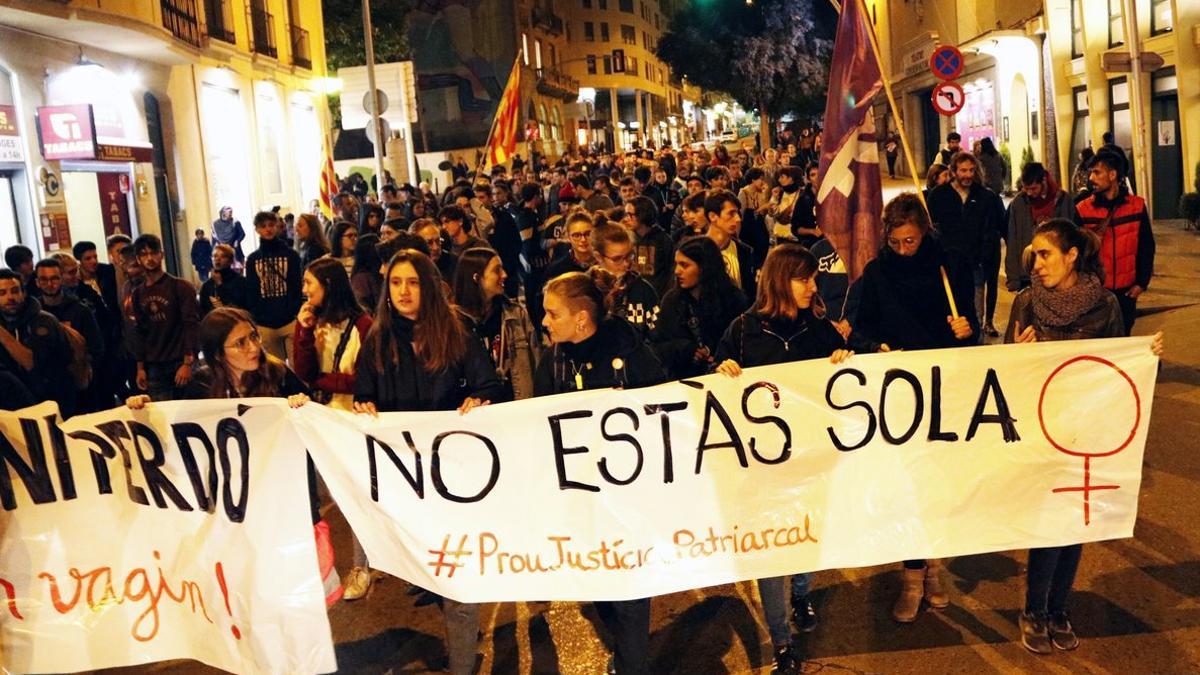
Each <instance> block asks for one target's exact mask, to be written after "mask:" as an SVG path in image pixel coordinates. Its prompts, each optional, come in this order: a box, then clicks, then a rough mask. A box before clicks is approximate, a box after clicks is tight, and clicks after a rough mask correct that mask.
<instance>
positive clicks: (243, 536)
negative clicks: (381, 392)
mask: <svg viewBox="0 0 1200 675" xmlns="http://www.w3.org/2000/svg"><path fill="white" fill-rule="evenodd" d="M286 410H287V406H286V405H285V404H284V403H283V402H281V401H278V400H274V399H247V400H242V401H230V400H217V401H189V402H177V403H161V404H153V405H151V406H149V407H148V408H147V409H146V410H143V411H136V412H135V411H130V410H128V409H126V408H123V407H122V408H117V409H114V410H110V411H107V412H103V413H96V414H93V415H86V416H80V417H75V418H72V419H71V420H69V421H68V422H65V423H62V424H60V425H56V424H55V420H56V417H57V412H58V411H57V406H56V405H55V404H53V403H44V404H41V405H39V406H36V407H33V408H27V409H25V410H22V411H19V412H17V413H4V414H2V415H0V504H2V506H3V511H2V512H0V593H2V594H0V601H5V602H6V606H4V607H0V644H2V647H3V652H2V654H3V656H2V659H3V667H4V669H5V670H6V672H7V671H12V672H21V673H24V672H70V671H79V670H91V669H96V668H107V667H117V666H127V665H135V664H140V663H148V662H151V661H161V660H167V659H181V658H190V659H197V660H199V661H202V662H204V663H207V664H209V665H212V666H215V667H218V668H222V669H225V670H227V671H230V672H236V673H260V672H261V673H266V672H281V673H282V672H288V673H317V672H331V671H333V670H334V669H335V668H336V663H335V661H334V654H333V642H332V638H331V634H330V628H329V621H328V617H327V615H326V611H325V603H324V596H325V592H324V590H323V586H322V583H321V577H320V574H319V572H318V568H317V557H316V552H315V547H314V543H313V542H314V539H313V527H312V521H311V518H310V515H309V514H310V509H309V502H308V493H307V490H306V488H305V486H306V484H307V478H306V469H305V461H304V451H303V447H304V446H303V443H302V442H301V441H300V440H299V439H298V438H297V437H296V435H295V429H294V426H293V425H292V424H291V423H290V422H289V419H288V417H287V415H286Z"/></svg>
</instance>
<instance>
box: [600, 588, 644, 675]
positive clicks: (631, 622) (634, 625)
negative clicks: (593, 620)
mask: <svg viewBox="0 0 1200 675" xmlns="http://www.w3.org/2000/svg"><path fill="white" fill-rule="evenodd" d="M596 613H597V614H599V615H600V620H601V621H603V622H604V625H605V627H607V628H608V632H609V633H611V634H612V637H613V642H614V643H615V645H616V648H615V649H614V650H613V651H614V652H615V654H613V656H614V662H615V664H616V667H617V675H645V673H647V672H649V668H648V664H647V663H646V661H647V660H648V656H649V651H650V598H641V599H640V600H623V601H620V602H597V603H596Z"/></svg>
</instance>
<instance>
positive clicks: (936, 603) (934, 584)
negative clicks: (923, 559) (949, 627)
mask: <svg viewBox="0 0 1200 675" xmlns="http://www.w3.org/2000/svg"><path fill="white" fill-rule="evenodd" d="M944 569H945V566H944V565H943V564H942V561H941V560H930V561H929V562H927V563H926V564H925V601H926V602H928V603H929V606H930V607H933V608H934V609H945V608H947V607H949V606H950V595H949V594H948V593H946V589H945V588H944V587H943V586H942V570H944Z"/></svg>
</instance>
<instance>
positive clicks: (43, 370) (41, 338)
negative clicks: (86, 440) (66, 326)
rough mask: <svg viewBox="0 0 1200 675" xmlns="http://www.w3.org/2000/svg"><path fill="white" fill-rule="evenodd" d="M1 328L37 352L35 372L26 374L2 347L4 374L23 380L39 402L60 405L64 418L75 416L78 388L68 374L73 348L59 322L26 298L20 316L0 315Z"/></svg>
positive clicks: (35, 353)
mask: <svg viewBox="0 0 1200 675" xmlns="http://www.w3.org/2000/svg"><path fill="white" fill-rule="evenodd" d="M0 325H2V326H3V327H4V328H5V330H7V331H9V332H10V333H12V334H13V335H14V336H15V337H16V338H17V340H18V341H19V342H20V343H21V344H23V345H25V346H26V347H28V348H29V349H30V350H32V351H33V369H32V370H25V369H24V368H22V367H21V366H20V365H19V364H18V363H17V360H16V359H14V358H13V357H12V355H11V354H9V353H8V350H7V349H4V348H3V347H0V370H3V371H8V372H10V373H12V374H13V375H14V376H15V377H16V378H17V379H19V380H20V381H21V383H22V384H23V385H25V388H26V389H27V390H28V391H29V393H30V394H32V395H33V398H34V400H35V401H39V402H40V401H56V402H57V403H58V409H59V411H60V412H61V413H62V416H63V417H64V418H65V417H69V416H71V415H72V414H74V412H75V384H74V381H73V380H72V379H71V374H70V373H69V372H68V371H67V366H68V365H69V364H70V363H71V356H72V355H71V346H70V344H68V343H67V336H66V333H64V332H63V329H62V326H61V325H60V324H59V322H58V319H56V318H54V315H52V314H50V313H49V312H44V311H42V306H41V303H39V302H38V301H37V300H35V299H34V298H32V297H26V298H25V304H24V305H23V306H22V307H21V309H20V311H18V312H17V315H16V316H14V317H11V318H10V317H7V316H4V315H2V314H0Z"/></svg>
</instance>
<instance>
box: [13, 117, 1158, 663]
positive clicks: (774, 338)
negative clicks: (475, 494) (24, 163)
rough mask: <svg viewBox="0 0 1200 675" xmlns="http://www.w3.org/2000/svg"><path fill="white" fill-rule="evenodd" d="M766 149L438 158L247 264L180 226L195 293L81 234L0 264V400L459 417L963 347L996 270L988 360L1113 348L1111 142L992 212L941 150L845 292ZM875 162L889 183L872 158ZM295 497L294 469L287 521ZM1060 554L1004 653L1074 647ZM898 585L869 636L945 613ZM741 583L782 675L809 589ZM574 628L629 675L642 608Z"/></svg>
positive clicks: (983, 312) (151, 262)
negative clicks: (1018, 351)
mask: <svg viewBox="0 0 1200 675" xmlns="http://www.w3.org/2000/svg"><path fill="white" fill-rule="evenodd" d="M780 140H781V142H780V144H779V146H778V147H773V148H768V149H767V150H766V151H765V152H763V153H761V154H754V153H752V152H751V151H749V150H746V149H735V150H730V149H729V148H727V147H725V146H724V145H718V146H717V147H716V148H715V149H707V148H700V149H695V150H693V149H690V148H688V149H679V150H675V149H672V148H670V147H666V148H661V149H658V150H639V151H633V152H628V153H623V154H604V153H595V154H586V155H579V154H573V155H568V156H565V157H563V158H561V159H559V160H558V161H556V162H553V163H551V162H549V161H548V160H547V159H546V158H544V157H534V158H533V159H532V160H531V161H530V162H525V161H524V160H522V161H521V163H520V166H519V168H517V169H516V170H512V171H509V170H506V169H505V168H504V167H496V168H494V169H492V170H491V171H490V172H489V173H488V174H486V175H474V174H472V173H470V171H469V170H468V168H467V167H466V165H465V163H462V166H461V167H459V166H457V165H456V169H458V170H457V171H456V173H455V180H454V181H453V183H452V185H450V186H449V187H448V188H447V189H445V190H444V191H441V192H440V193H435V192H434V191H433V190H431V188H430V186H429V185H428V184H426V183H421V184H420V185H419V186H416V187H414V186H411V185H395V184H390V183H389V184H385V185H384V186H383V188H382V189H381V190H380V192H379V194H378V195H375V194H373V193H368V189H369V186H368V185H367V184H366V183H365V181H362V180H361V177H359V178H358V179H357V180H351V181H347V183H346V184H345V185H344V191H343V192H341V193H339V194H337V195H336V196H334V197H333V199H332V216H331V217H328V218H327V217H326V216H324V215H322V214H321V213H320V211H319V210H314V212H312V213H304V214H300V215H299V216H298V217H295V218H290V217H288V218H281V217H280V216H279V215H278V213H276V212H273V211H263V212H260V213H257V214H254V215H253V217H252V218H251V220H250V221H248V222H250V224H251V227H252V230H253V232H254V234H255V235H257V247H256V248H255V249H254V250H252V251H250V252H249V253H248V254H246V253H244V252H243V246H246V248H247V249H249V247H250V246H249V245H250V243H251V241H250V240H247V231H246V228H244V227H243V225H242V223H241V222H240V221H239V220H237V219H236V217H235V214H234V213H233V211H232V210H231V209H229V208H223V209H221V211H220V213H219V214H218V216H219V217H218V218H217V219H216V220H215V221H214V222H213V223H212V227H211V230H210V231H207V232H206V231H204V230H198V231H196V233H195V237H196V238H195V240H194V241H193V243H192V249H191V253H192V256H191V259H192V264H193V267H194V269H195V271H196V275H197V277H198V278H199V280H200V281H201V282H202V284H201V286H200V287H199V288H197V287H196V286H195V285H194V284H193V283H192V282H191V281H189V280H184V279H181V278H178V277H175V276H172V275H171V274H169V273H167V272H166V271H165V270H164V267H163V253H164V252H163V245H162V242H161V241H160V240H159V238H158V237H156V236H155V235H152V234H143V235H142V236H139V237H137V238H136V239H130V238H129V237H127V236H124V235H114V236H111V237H109V238H108V240H107V241H105V242H103V244H104V247H105V252H106V254H107V259H108V260H109V262H108V263H101V262H100V258H99V256H98V250H97V246H96V244H95V243H92V242H79V243H77V244H76V245H75V246H74V248H73V250H72V251H71V253H67V252H59V253H54V254H52V255H50V256H48V257H47V258H45V259H42V260H40V261H35V260H34V255H33V253H32V251H31V250H30V249H28V248H26V247H24V246H19V245H18V246H13V247H11V248H9V249H8V250H6V251H5V262H6V264H7V269H4V270H0V384H2V385H3V386H0V404H2V407H4V408H5V409H8V410H13V409H18V408H21V407H24V406H27V405H31V404H34V403H36V402H39V401H44V400H53V401H56V402H57V403H58V405H59V409H60V411H61V413H62V415H64V416H70V415H74V414H79V413H84V412H90V411H98V410H103V409H106V408H109V407H112V406H114V405H116V404H117V403H118V402H120V401H126V402H127V403H128V404H129V405H132V406H135V407H140V406H142V405H145V404H146V403H147V402H148V401H166V400H171V399H177V398H225V397H241V396H263V395H265V396H281V397H288V400H289V402H290V403H291V405H293V406H300V405H305V404H310V405H311V404H323V405H328V406H332V407H334V408H339V409H342V410H347V411H354V412H357V413H360V414H369V415H376V414H379V413H382V412H389V411H419V410H455V409H457V410H459V411H461V412H463V413H467V412H468V411H469V410H471V409H472V408H474V407H477V406H481V405H487V404H489V403H492V404H494V403H499V402H502V401H508V400H513V399H522V398H528V397H535V396H545V395H550V394H556V393H561V392H570V391H580V390H589V389H602V388H609V387H624V388H633V387H641V386H648V385H652V384H656V383H660V382H664V381H668V380H672V379H681V378H688V377H694V376H698V375H705V374H709V373H723V374H725V375H727V376H731V377H737V376H738V375H739V374H740V373H741V371H742V369H743V368H749V367H753V366H761V365H767V364H776V363H783V362H791V361H799V360H803V359H813V358H828V359H831V360H833V361H834V362H840V361H844V360H846V359H848V358H852V354H853V353H855V352H889V351H893V350H901V349H903V350H917V349H938V348H958V347H968V346H971V345H977V344H981V343H982V342H983V341H984V339H985V337H994V338H997V339H998V338H999V337H1000V331H998V330H997V328H996V327H995V325H994V322H993V315H994V313H995V309H996V292H997V285H998V281H999V276H998V275H999V270H1000V268H1001V266H1003V269H1004V271H1005V278H1006V281H1007V287H1008V289H1009V290H1010V291H1014V292H1017V295H1016V299H1015V301H1014V304H1013V307H1012V312H1011V317H1010V321H1009V322H1008V324H1007V329H1006V330H1005V331H1004V335H1003V339H1004V340H1005V341H1007V342H1017V343H1023V342H1033V341H1037V340H1060V339H1078V338H1090V337H1107V336H1118V335H1127V334H1128V333H1129V331H1130V329H1131V327H1132V325H1133V322H1134V320H1135V318H1136V303H1137V298H1138V296H1139V295H1140V294H1141V293H1142V292H1143V291H1144V290H1145V289H1146V287H1147V286H1148V284H1149V282H1150V279H1151V276H1152V271H1153V263H1154V237H1153V232H1152V229H1151V225H1150V220H1149V217H1148V215H1147V212H1146V207H1145V203H1144V201H1143V200H1142V199H1141V198H1140V197H1138V196H1136V195H1134V194H1131V192H1130V190H1129V188H1128V186H1127V181H1126V176H1127V174H1128V170H1127V169H1128V164H1127V162H1126V159H1125V156H1124V154H1123V153H1121V152H1120V151H1119V149H1116V148H1115V147H1111V146H1105V147H1104V148H1101V149H1100V150H1099V151H1098V152H1096V153H1095V154H1094V156H1093V157H1092V158H1091V159H1090V160H1089V162H1088V164H1087V166H1086V169H1085V171H1086V176H1087V177H1086V180H1085V181H1084V182H1083V183H1082V184H1081V185H1080V186H1078V187H1079V190H1078V191H1077V192H1078V194H1076V195H1072V194H1068V193H1067V192H1065V191H1064V190H1063V189H1062V188H1061V187H1060V186H1059V185H1057V183H1056V182H1055V180H1054V178H1053V176H1052V175H1050V173H1048V172H1047V170H1046V169H1045V168H1044V167H1042V166H1041V165H1040V164H1037V163H1030V164H1028V165H1026V166H1023V167H1021V169H1020V183H1019V193H1018V194H1017V196H1016V198H1015V199H1013V200H1012V202H1011V204H1010V205H1009V206H1008V207H1007V208H1006V207H1005V205H1004V202H1003V200H1002V197H1001V195H1000V194H998V191H999V190H1003V186H1004V185H1005V184H1006V180H1007V178H1006V177H1005V176H999V177H997V176H996V171H997V169H996V168H995V167H996V166H997V164H996V162H995V158H994V157H993V156H992V155H994V154H995V149H994V147H993V146H992V145H991V142H990V140H989V141H987V142H985V143H982V144H981V149H980V153H979V155H980V156H977V155H976V154H974V153H971V152H967V151H964V150H963V149H962V148H960V147H958V143H959V141H960V139H959V138H958V137H957V135H956V134H951V136H950V137H949V138H948V146H947V148H946V149H945V150H943V151H942V153H941V154H940V156H939V159H941V160H942V162H940V163H938V164H935V165H934V166H933V167H932V168H931V169H930V171H929V176H928V189H927V190H926V191H925V193H924V194H923V195H918V194H916V193H912V192H909V193H904V194H901V195H900V196H898V197H896V198H894V199H892V200H891V201H890V202H889V203H888V204H887V205H886V207H885V209H884V212H883V218H882V220H883V228H882V232H881V246H880V248H879V252H878V256H877V257H876V258H875V259H874V260H873V261H872V262H870V263H869V264H868V265H867V266H866V268H865V270H863V273H862V275H861V277H860V278H859V279H857V280H855V282H854V283H853V284H851V283H850V280H849V278H848V276H847V273H846V267H845V265H844V264H843V263H842V260H841V259H840V257H839V255H838V252H837V250H836V248H835V247H834V246H833V244H832V242H830V241H829V240H827V239H826V238H825V237H824V236H823V233H822V231H821V229H820V227H819V224H818V223H819V221H818V211H817V209H818V202H817V194H818V192H819V185H818V171H817V167H816V159H817V156H818V153H819V151H820V147H821V146H820V134H819V132H818V133H813V132H812V131H810V130H805V131H804V132H802V133H801V134H799V135H798V136H796V137H783V138H781V139H780ZM885 143H886V145H885V152H886V156H887V157H888V167H889V171H890V172H891V171H894V169H895V167H894V163H895V154H896V153H897V148H896V140H895V139H894V138H890V139H888V140H887V141H885ZM1000 166H1002V164H1001V165H1000ZM1002 242H1006V244H1007V255H1006V256H1004V257H1003V258H1002V256H1001V243H1002ZM948 294H949V296H952V297H948ZM955 307H957V308H960V309H963V310H964V311H963V312H962V313H961V314H959V313H958V312H956V311H955V310H954V308H955ZM1154 348H1155V349H1156V350H1157V351H1161V341H1156V342H1155V347H1154ZM310 401H311V402H310ZM315 485H316V483H315V477H313V476H312V474H311V465H310V491H311V492H312V494H313V500H314V514H313V518H314V522H315V521H316V520H317V519H318V518H319V514H318V513H317V512H316V510H315V500H316V496H315V495H316V487H315ZM1079 559H1080V547H1079V546H1071V547H1065V548H1058V549H1047V550H1039V551H1031V552H1030V564H1029V573H1028V583H1027V587H1028V593H1027V598H1026V602H1025V607H1024V611H1023V612H1022V613H1021V616H1020V630H1021V634H1022V641H1023V643H1024V644H1025V646H1026V647H1027V648H1029V649H1030V650H1032V651H1035V652H1039V653H1050V652H1053V651H1054V649H1060V650H1067V649H1072V648H1074V646H1075V645H1076V644H1077V639H1076V637H1075V634H1074V631H1073V628H1072V626H1071V622H1070V620H1069V618H1068V614H1067V600H1068V597H1069V591H1070V588H1071V585H1072V583H1073V578H1074V574H1075V569H1076V567H1077V566H1078V563H1079ZM903 567H904V569H903V582H902V590H901V592H900V594H899V597H898V598H897V599H896V602H895V605H894V607H893V611H892V616H893V618H894V619H895V620H896V621H899V622H911V621H913V620H914V619H915V618H916V617H917V615H918V613H919V612H920V610H921V608H922V606H923V603H924V604H925V605H928V606H930V607H934V608H941V607H946V606H947V605H948V604H949V602H950V598H949V595H948V593H947V591H946V588H945V586H944V585H943V582H942V580H941V571H942V569H943V566H942V564H941V563H940V562H939V561H935V560H928V561H926V560H918V561H906V562H904V565H903ZM377 576H378V573H375V572H372V571H371V570H370V569H369V567H368V561H367V560H366V556H365V554H364V553H363V551H362V548H361V546H359V544H358V542H357V541H354V560H353V565H352V567H351V569H350V572H349V573H348V574H347V575H345V576H344V579H343V581H344V597H345V599H347V600H355V599H359V598H363V597H365V596H366V595H367V594H368V592H369V591H370V588H371V584H372V582H373V581H374V579H376V578H377ZM758 586H759V591H760V594H761V597H762V606H763V610H764V612H765V614H766V617H765V618H766V622H767V624H768V626H769V628H770V635H771V639H772V642H773V644H774V645H775V665H776V668H777V670H778V672H784V673H787V672H796V669H797V668H798V660H797V658H796V655H795V653H794V651H793V647H792V627H791V626H789V616H790V617H791V622H792V623H794V624H795V627H796V628H797V629H799V630H801V631H811V630H813V628H814V627H815V626H816V625H817V610H816V608H815V607H814V606H813V604H812V603H811V602H810V601H809V598H808V587H809V575H807V574H797V575H794V576H793V577H791V580H790V583H789V582H788V579H786V578H776V579H763V580H760V581H759V583H758ZM414 592H415V593H418V594H421V595H422V596H423V598H425V599H426V600H427V601H429V602H440V603H441V604H442V606H443V609H444V612H445V616H446V624H447V644H448V652H449V665H450V669H451V670H452V671H453V672H455V673H468V672H471V671H472V669H473V668H474V664H475V652H476V646H477V641H478V621H479V612H478V608H477V607H476V606H473V605H470V604H464V603H458V602H454V601H452V600H449V599H441V598H437V597H436V596H433V595H432V594H429V593H427V592H421V591H420V590H419V589H418V590H416V591H414ZM598 611H599V613H600V614H601V616H602V618H603V619H604V620H605V622H606V623H607V624H608V626H609V629H610V632H611V637H612V643H613V645H614V659H613V667H614V668H615V671H616V672H618V673H641V672H645V671H646V668H647V649H648V636H649V622H650V599H649V598H645V599H641V600H632V601H626V602H612V603H598Z"/></svg>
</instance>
